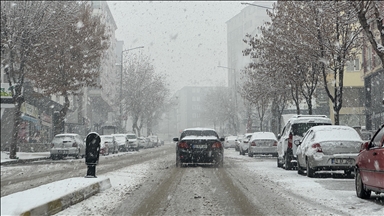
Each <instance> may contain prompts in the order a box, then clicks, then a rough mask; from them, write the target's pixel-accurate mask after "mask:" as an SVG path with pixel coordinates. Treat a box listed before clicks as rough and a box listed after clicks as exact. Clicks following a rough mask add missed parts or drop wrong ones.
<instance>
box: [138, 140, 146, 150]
mask: <svg viewBox="0 0 384 216" xmlns="http://www.w3.org/2000/svg"><path fill="white" fill-rule="evenodd" d="M137 141H138V144H139V149H143V148H148V143H147V138H146V137H137Z"/></svg>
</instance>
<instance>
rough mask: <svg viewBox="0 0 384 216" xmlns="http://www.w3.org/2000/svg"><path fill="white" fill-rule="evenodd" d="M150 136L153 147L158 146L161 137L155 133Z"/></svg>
mask: <svg viewBox="0 0 384 216" xmlns="http://www.w3.org/2000/svg"><path fill="white" fill-rule="evenodd" d="M148 138H149V139H150V140H151V147H152V148H153V147H158V146H159V138H158V137H157V136H155V135H151V136H148Z"/></svg>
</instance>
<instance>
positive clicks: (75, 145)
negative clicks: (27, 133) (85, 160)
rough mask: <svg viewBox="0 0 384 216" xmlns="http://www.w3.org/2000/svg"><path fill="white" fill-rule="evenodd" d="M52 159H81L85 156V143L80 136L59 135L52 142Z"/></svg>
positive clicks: (71, 134) (70, 134)
mask: <svg viewBox="0 0 384 216" xmlns="http://www.w3.org/2000/svg"><path fill="white" fill-rule="evenodd" d="M50 154H51V158H52V159H53V160H55V159H62V158H64V157H67V156H72V157H75V158H80V157H84V156H85V143H84V141H83V139H82V137H81V136H80V135H79V134H75V133H66V134H57V135H56V136H55V137H54V138H53V140H52V142H51V150H50Z"/></svg>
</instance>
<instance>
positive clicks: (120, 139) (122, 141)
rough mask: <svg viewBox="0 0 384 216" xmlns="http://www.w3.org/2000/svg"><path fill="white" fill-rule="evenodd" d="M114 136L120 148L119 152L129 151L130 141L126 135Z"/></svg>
mask: <svg viewBox="0 0 384 216" xmlns="http://www.w3.org/2000/svg"><path fill="white" fill-rule="evenodd" d="M112 136H113V137H114V139H115V142H116V144H117V146H118V151H121V152H126V151H128V140H127V137H126V134H112Z"/></svg>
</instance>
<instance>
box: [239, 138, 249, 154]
mask: <svg viewBox="0 0 384 216" xmlns="http://www.w3.org/2000/svg"><path fill="white" fill-rule="evenodd" d="M251 136H252V133H246V134H244V136H243V138H242V139H241V140H240V146H239V151H240V155H245V153H248V146H249V145H248V142H249V139H251Z"/></svg>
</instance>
